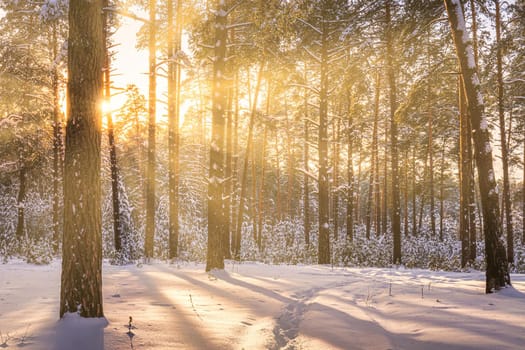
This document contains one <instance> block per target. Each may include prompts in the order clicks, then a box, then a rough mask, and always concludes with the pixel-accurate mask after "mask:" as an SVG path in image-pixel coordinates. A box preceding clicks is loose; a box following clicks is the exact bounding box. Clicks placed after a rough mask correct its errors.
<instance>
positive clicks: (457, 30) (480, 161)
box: [445, 0, 510, 293]
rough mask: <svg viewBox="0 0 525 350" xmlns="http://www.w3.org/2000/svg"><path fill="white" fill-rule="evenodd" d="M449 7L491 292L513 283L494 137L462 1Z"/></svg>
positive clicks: (447, 1) (453, 1)
mask: <svg viewBox="0 0 525 350" xmlns="http://www.w3.org/2000/svg"><path fill="white" fill-rule="evenodd" d="M445 7H446V9H447V13H448V19H449V23H450V28H451V31H452V37H453V39H454V44H455V46H456V53H457V56H458V61H459V65H460V68H461V74H462V77H463V82H464V84H465V94H466V97H467V103H468V111H469V114H470V120H471V123H472V133H473V136H474V149H475V157H476V165H477V168H478V180H479V189H480V195H481V206H482V211H483V223H484V225H483V230H484V236H485V259H486V263H487V271H486V292H487V293H491V292H493V291H494V290H497V289H500V288H502V287H505V286H506V285H507V284H510V276H509V270H508V262H507V256H506V253H505V248H504V246H503V242H502V241H501V234H502V232H501V225H500V219H499V203H498V191H497V188H496V178H495V175H494V168H493V164H492V148H491V145H490V134H489V130H488V122H487V119H486V117H485V116H484V102H483V96H482V94H481V84H480V81H479V78H478V74H477V68H476V62H475V60H474V52H473V49H472V42H471V40H470V38H469V36H468V33H467V30H466V27H465V18H464V15H463V8H462V5H461V2H460V1H459V0H445Z"/></svg>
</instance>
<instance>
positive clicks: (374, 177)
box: [348, 70, 381, 239]
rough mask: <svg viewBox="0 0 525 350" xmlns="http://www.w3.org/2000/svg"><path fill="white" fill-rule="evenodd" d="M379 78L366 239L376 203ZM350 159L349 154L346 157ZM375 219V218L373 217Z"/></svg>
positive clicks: (368, 236) (378, 80)
mask: <svg viewBox="0 0 525 350" xmlns="http://www.w3.org/2000/svg"><path fill="white" fill-rule="evenodd" d="M379 84H380V78H379V70H378V71H377V72H376V75H375V84H374V90H375V91H374V123H373V127H372V145H371V148H372V149H371V153H372V157H371V160H370V178H369V180H368V199H367V207H366V238H367V239H369V238H370V231H371V227H372V217H373V213H374V211H373V210H375V211H376V212H377V207H378V202H377V200H376V201H374V199H375V198H376V195H377V193H376V192H375V191H376V181H377V172H378V169H377V121H378V119H379V95H380V91H381V90H380V85H379ZM348 156H349V157H350V154H349V155H348ZM374 218H375V216H374ZM377 227H378V223H377V221H376V225H375V230H376V231H377Z"/></svg>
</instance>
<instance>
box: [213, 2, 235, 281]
mask: <svg viewBox="0 0 525 350" xmlns="http://www.w3.org/2000/svg"><path fill="white" fill-rule="evenodd" d="M227 13H228V11H227V7H226V3H225V1H219V2H218V3H217V7H216V11H215V38H214V42H215V43H217V45H215V57H214V61H213V89H212V122H211V145H210V168H209V179H208V252H207V255H206V271H210V270H212V269H224V255H223V248H222V241H223V238H224V229H225V222H226V217H225V215H224V214H225V211H224V203H225V200H224V193H225V191H224V179H225V172H224V153H225V152H224V151H225V147H224V131H225V130H224V127H225V118H224V114H225V113H226V109H227V107H228V103H227V102H228V101H227V86H226V79H225V73H226V41H227V28H226V24H227V23H226V22H227V21H226V20H227V18H226V16H227ZM239 236H240V235H239Z"/></svg>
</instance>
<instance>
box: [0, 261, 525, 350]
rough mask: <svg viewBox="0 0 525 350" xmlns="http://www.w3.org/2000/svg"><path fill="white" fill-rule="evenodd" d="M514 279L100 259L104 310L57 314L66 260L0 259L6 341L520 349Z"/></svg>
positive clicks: (518, 278) (68, 346)
mask: <svg viewBox="0 0 525 350" xmlns="http://www.w3.org/2000/svg"><path fill="white" fill-rule="evenodd" d="M512 280H513V284H514V288H508V289H506V290H504V291H502V292H500V293H497V294H493V295H485V294H484V273H482V272H471V273H451V272H435V271H426V270H408V269H403V268H400V269H395V268H394V269H377V268H334V269H332V268H331V267H329V266H269V265H263V264H256V263H243V264H232V263H229V264H227V266H226V269H225V270H224V271H215V272H213V273H211V274H208V273H206V272H204V266H203V265H201V264H187V263H181V264H166V263H161V262H156V263H152V264H149V265H141V266H134V265H129V266H111V265H108V264H104V311H105V315H106V319H82V318H80V317H78V316H77V315H76V314H67V315H66V317H65V318H64V319H63V320H60V321H58V320H57V318H58V304H59V291H60V262H59V261H55V262H53V263H52V264H51V265H48V266H33V265H27V264H25V263H23V262H18V261H12V262H9V263H7V264H0V332H1V333H0V348H6V349H17V348H20V347H23V348H24V349H29V350H33V349H37V350H50V349H51V350H84V349H85V350H102V349H107V350H120V349H135V350H140V349H144V350H167V349H246V350H252V349H305V350H308V349H312V350H313V349H385V350H386V349H440V350H441V349H443V348H445V349H523V348H524V346H525V322H524V321H525V275H513V276H512ZM130 316H131V317H132V323H131V327H130V323H129V319H130Z"/></svg>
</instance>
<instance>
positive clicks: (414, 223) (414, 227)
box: [412, 146, 418, 236]
mask: <svg viewBox="0 0 525 350" xmlns="http://www.w3.org/2000/svg"><path fill="white" fill-rule="evenodd" d="M416 180H417V179H416V147H415V146H414V147H413V149H412V235H413V236H417V234H418V232H417V221H416V213H417V205H416V204H417V202H416V194H417V181H416Z"/></svg>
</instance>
